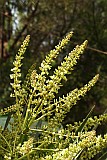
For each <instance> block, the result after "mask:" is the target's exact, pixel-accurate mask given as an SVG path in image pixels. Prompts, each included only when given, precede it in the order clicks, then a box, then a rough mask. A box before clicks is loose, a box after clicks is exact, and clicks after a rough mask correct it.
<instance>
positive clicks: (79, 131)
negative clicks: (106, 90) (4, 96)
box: [0, 32, 107, 160]
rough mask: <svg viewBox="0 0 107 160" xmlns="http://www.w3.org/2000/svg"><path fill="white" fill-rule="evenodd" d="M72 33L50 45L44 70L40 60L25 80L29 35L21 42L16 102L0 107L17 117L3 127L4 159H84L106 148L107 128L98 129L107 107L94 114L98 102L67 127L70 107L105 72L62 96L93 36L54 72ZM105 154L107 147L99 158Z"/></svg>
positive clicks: (0, 130)
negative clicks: (105, 130)
mask: <svg viewBox="0 0 107 160" xmlns="http://www.w3.org/2000/svg"><path fill="white" fill-rule="evenodd" d="M72 34H73V33H72V32H70V33H69V34H68V35H67V36H66V37H65V38H63V39H62V41H60V42H59V44H58V45H57V46H56V47H55V49H53V50H51V51H50V53H49V54H48V55H47V56H46V58H45V60H43V61H42V63H41V66H40V67H39V70H40V72H39V73H37V70H36V69H35V64H34V65H32V66H31V68H30V69H29V71H28V74H27V76H26V78H25V81H24V82H22V81H21V66H22V59H23V56H24V53H25V51H26V47H27V46H28V43H29V40H30V36H29V35H28V36H27V37H26V39H25V40H24V42H23V44H22V45H21V48H20V49H19V51H18V54H17V55H16V57H15V60H14V62H13V65H14V67H13V69H11V72H12V74H11V75H10V78H11V80H12V82H11V86H12V89H13V92H12V94H11V95H10V96H11V97H12V99H13V102H15V103H14V104H13V105H11V106H10V107H8V108H6V109H4V110H1V112H0V114H1V115H6V114H8V117H9V115H11V120H10V121H9V119H8V118H7V121H6V125H5V126H4V128H3V127H1V128H0V137H1V138H0V144H1V145H0V158H1V160H2V159H5V160H9V159H14V160H16V159H17V160H24V159H28V160H30V159H32V160H33V159H34V160H35V159H38V160H54V159H55V160H57V159H58V160H60V159H61V160H65V159H67V160H71V159H72V160H74V159H75V160H77V159H80V160H83V159H92V158H93V157H95V156H96V155H98V154H99V153H103V149H106V147H107V134H105V135H104V136H103V137H102V136H101V135H98V136H96V131H95V128H96V127H97V126H98V125H100V124H101V123H103V122H106V121H107V114H106V113H105V114H104V115H101V116H99V117H94V118H90V114H91V112H92V111H93V108H94V107H93V108H92V110H91V111H90V113H89V114H88V115H87V117H86V118H85V119H84V120H83V122H78V123H77V122H75V123H74V125H72V124H68V125H66V128H65V129H64V128H63V127H62V121H63V119H64V117H65V116H66V113H67V112H69V111H70V109H71V108H72V107H73V106H74V105H75V104H76V103H77V101H78V100H80V99H81V97H83V96H85V95H86V93H87V91H89V90H90V89H91V87H93V86H94V85H95V83H96V82H97V80H98V77H99V75H96V76H94V77H93V79H92V80H90V81H89V82H88V83H87V84H86V85H84V86H83V87H81V88H80V89H78V88H76V89H74V90H72V91H70V92H69V93H68V94H67V95H66V96H65V95H63V97H59V98H56V95H57V94H58V92H59V89H60V88H61V87H62V82H63V80H64V81H67V75H68V74H71V73H72V70H73V67H74V66H75V65H76V64H77V60H78V59H79V58H80V56H81V55H82V54H83V51H84V49H85V48H86V46H87V41H84V42H83V43H82V44H81V45H80V46H79V45H77V46H76V47H75V48H74V50H73V51H71V52H70V53H69V55H68V56H65V58H64V60H63V62H61V64H60V65H59V66H58V68H57V69H55V70H54V72H53V75H51V74H50V71H51V69H52V63H53V61H54V59H55V58H56V57H57V56H58V55H59V53H60V52H61V51H62V50H63V49H64V48H65V47H66V45H67V44H68V42H69V41H70V38H71V36H72ZM8 125H10V127H9V128H8ZM105 155H106V152H104V154H103V155H101V157H100V156H99V157H100V158H99V159H100V160H101V158H103V157H104V156H105Z"/></svg>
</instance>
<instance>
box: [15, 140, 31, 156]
mask: <svg viewBox="0 0 107 160" xmlns="http://www.w3.org/2000/svg"><path fill="white" fill-rule="evenodd" d="M32 148H33V138H29V140H28V141H25V142H24V144H23V145H22V146H21V144H19V145H18V146H17V150H18V152H19V153H20V154H22V155H25V154H27V153H29V152H30V151H31V150H32Z"/></svg>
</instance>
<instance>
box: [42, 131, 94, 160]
mask: <svg viewBox="0 0 107 160" xmlns="http://www.w3.org/2000/svg"><path fill="white" fill-rule="evenodd" d="M78 139H79V140H78V141H77V140H76V141H75V142H74V143H70V144H69V147H68V148H65V149H62V151H59V152H56V153H54V154H53V155H51V156H50V155H49V156H46V157H45V158H42V159H41V160H65V159H66V160H74V159H77V158H78V157H79V155H80V153H82V151H84V149H86V148H89V147H90V146H91V145H92V144H93V143H94V142H95V140H96V133H95V131H90V132H87V133H83V134H80V135H78Z"/></svg>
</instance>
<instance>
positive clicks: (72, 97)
mask: <svg viewBox="0 0 107 160" xmlns="http://www.w3.org/2000/svg"><path fill="white" fill-rule="evenodd" d="M98 77H99V75H96V76H95V77H94V78H93V79H92V80H91V81H89V83H88V84H86V85H85V86H84V87H82V88H80V89H74V90H73V91H71V92H70V93H69V94H67V96H66V97H64V96H63V98H59V101H57V100H56V102H55V103H54V104H53V106H55V107H56V112H55V116H54V118H53V119H52V122H51V123H52V125H54V124H56V122H59V123H60V122H62V120H63V118H64V117H65V114H66V113H67V112H69V111H70V109H71V108H72V106H74V105H75V104H76V103H77V101H78V100H80V98H81V97H82V96H84V95H85V94H86V93H87V91H89V90H90V89H91V87H92V86H94V85H95V83H96V82H97V80H98Z"/></svg>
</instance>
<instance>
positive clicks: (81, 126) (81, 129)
mask: <svg viewBox="0 0 107 160" xmlns="http://www.w3.org/2000/svg"><path fill="white" fill-rule="evenodd" d="M94 108H95V105H94V106H93V107H92V109H91V110H90V112H89V113H88V115H87V116H86V118H85V119H84V121H83V122H82V124H81V125H80V127H79V128H78V129H77V131H76V135H77V134H78V132H82V131H83V129H84V126H85V124H86V123H87V120H88V118H89V117H90V115H91V113H92V112H93V109H94Z"/></svg>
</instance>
